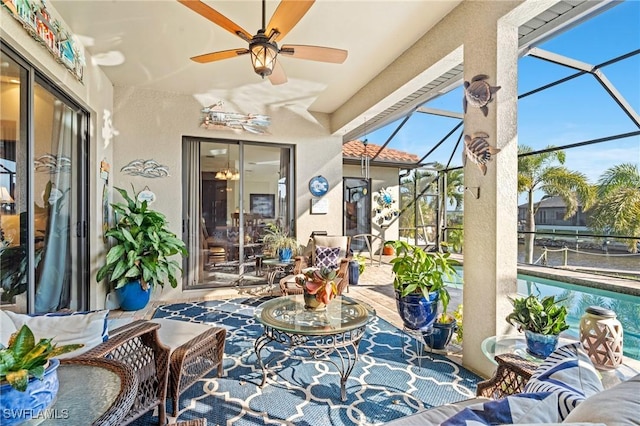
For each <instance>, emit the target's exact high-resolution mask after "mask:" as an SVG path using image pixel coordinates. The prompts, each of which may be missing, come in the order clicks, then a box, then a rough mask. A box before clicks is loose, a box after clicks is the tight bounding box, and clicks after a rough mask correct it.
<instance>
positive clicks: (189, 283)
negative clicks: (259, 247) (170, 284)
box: [182, 136, 296, 290]
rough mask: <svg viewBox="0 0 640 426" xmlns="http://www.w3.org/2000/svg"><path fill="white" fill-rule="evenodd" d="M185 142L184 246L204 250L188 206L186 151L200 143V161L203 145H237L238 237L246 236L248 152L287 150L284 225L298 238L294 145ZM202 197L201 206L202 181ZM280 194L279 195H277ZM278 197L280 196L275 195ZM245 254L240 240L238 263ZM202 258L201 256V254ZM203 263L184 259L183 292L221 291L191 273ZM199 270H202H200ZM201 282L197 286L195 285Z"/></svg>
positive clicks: (240, 272)
mask: <svg viewBox="0 0 640 426" xmlns="http://www.w3.org/2000/svg"><path fill="white" fill-rule="evenodd" d="M182 142H183V148H182V156H183V158H182V164H183V168H182V169H183V173H182V190H183V195H182V217H183V219H182V239H183V241H184V242H185V244H186V245H187V247H196V246H197V247H201V246H202V241H201V240H200V238H202V236H201V235H196V231H195V229H197V227H198V226H201V225H200V223H198V224H195V223H193V222H192V221H191V220H190V216H189V212H190V205H189V200H190V198H191V196H192V194H190V193H189V191H191V188H190V187H189V182H190V178H189V173H190V171H189V170H190V169H191V167H190V165H189V163H188V158H187V157H188V154H187V153H188V151H189V150H188V149H187V144H190V143H194V144H195V143H197V144H198V151H199V152H200V153H199V154H198V156H199V158H202V157H201V151H202V149H201V146H202V144H203V143H213V144H221V145H235V146H237V147H238V169H237V170H238V172H239V173H240V179H239V181H238V182H239V185H238V199H239V200H240V207H239V210H238V228H239V229H238V233H239V235H244V222H245V211H244V208H243V207H242V200H244V199H245V198H244V196H245V193H246V188H245V173H246V171H245V158H246V157H245V149H250V147H252V146H256V147H272V148H278V149H287V150H288V154H289V155H288V158H287V161H288V179H287V182H286V184H285V185H286V187H285V190H286V193H287V201H286V204H285V206H286V216H285V222H286V225H287V226H288V228H289V229H290V232H291V234H292V235H295V226H296V222H295V212H296V210H295V208H296V202H295V194H296V193H295V187H296V183H295V145H293V144H286V143H273V142H260V141H244V140H237V139H236V140H232V139H222V138H203V137H195V136H183V138H182ZM199 173H200V176H202V170H200V172H199ZM197 190H198V191H199V194H198V196H199V197H200V203H202V178H200V183H199V185H198V189H197ZM276 193H277V191H276ZM276 196H277V195H276ZM200 209H201V210H202V206H201V207H200ZM201 218H202V216H200V217H198V218H197V220H198V221H201ZM196 239H197V241H198V242H199V244H195V243H196ZM244 253H245V247H244V241H243V240H239V247H238V258H239V259H244ZM200 255H201V256H202V253H201V254H200ZM200 263H201V262H197V264H196V263H192V262H189V259H187V258H185V259H183V271H184V272H183V279H182V288H183V290H185V289H203V288H212V287H218V288H219V287H220V285H214V284H211V283H207V282H206V281H201V280H200V279H199V278H200V272H194V271H192V270H191V267H193V266H198V265H199V264H200ZM238 263H239V264H238V270H237V272H238V276H242V275H244V270H243V262H238ZM198 267H199V266H198ZM196 281H198V282H196Z"/></svg>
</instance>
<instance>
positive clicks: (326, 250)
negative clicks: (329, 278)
mask: <svg viewBox="0 0 640 426" xmlns="http://www.w3.org/2000/svg"><path fill="white" fill-rule="evenodd" d="M339 256H340V247H322V246H316V265H315V266H317V267H318V268H322V267H325V268H332V269H338V260H339V259H340V257H339Z"/></svg>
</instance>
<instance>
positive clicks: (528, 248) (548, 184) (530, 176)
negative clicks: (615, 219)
mask: <svg viewBox="0 0 640 426" xmlns="http://www.w3.org/2000/svg"><path fill="white" fill-rule="evenodd" d="M551 148H553V147H552V146H548V147H547V149H551ZM530 152H532V149H531V147H528V146H526V145H521V146H519V147H518V193H519V194H521V193H523V192H524V193H526V195H527V217H526V220H525V230H526V231H528V232H529V233H527V234H526V235H525V239H524V247H525V262H526V263H533V245H534V237H535V236H534V234H533V232H534V231H535V229H536V223H535V214H536V211H537V209H538V207H537V206H536V205H535V204H534V203H533V194H534V192H535V191H538V190H540V191H543V192H544V193H545V194H546V195H548V196H558V197H560V198H561V199H562V200H563V201H564V203H565V206H566V209H567V211H566V213H565V215H564V218H565V220H566V219H568V218H570V217H571V216H573V215H574V214H576V212H577V211H578V200H580V201H582V203H583V208H584V209H585V210H587V209H588V208H589V207H590V206H591V203H592V200H593V188H592V187H591V186H590V185H589V183H588V182H587V177H586V176H585V175H584V174H583V173H580V172H576V171H572V170H569V169H567V168H566V167H564V166H563V164H564V162H565V158H566V156H565V153H564V151H562V150H556V151H545V152H542V153H540V154H532V155H526V156H522V154H528V153H530Z"/></svg>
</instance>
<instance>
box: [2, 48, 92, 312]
mask: <svg viewBox="0 0 640 426" xmlns="http://www.w3.org/2000/svg"><path fill="white" fill-rule="evenodd" d="M0 59H1V62H2V65H3V66H2V70H1V72H2V76H1V79H0V92H1V94H2V103H1V108H0V130H1V139H0V192H1V194H2V200H1V202H2V204H1V209H0V283H1V285H2V293H1V296H0V303H1V304H2V308H3V309H11V310H14V311H18V312H53V311H57V310H60V309H64V308H70V309H74V310H77V309H86V308H87V306H86V305H87V304H86V301H87V291H88V282H87V280H88V266H87V236H86V229H87V221H86V215H87V213H86V212H87V209H86V205H87V204H86V199H87V188H88V185H87V183H86V176H87V174H86V167H87V166H86V160H85V159H86V157H87V156H86V149H87V140H86V134H87V123H88V114H87V113H86V112H84V111H82V110H81V109H80V108H79V107H78V106H77V105H75V104H74V103H73V102H72V101H71V100H69V99H68V98H67V97H66V96H65V95H64V94H63V93H62V92H60V91H58V90H57V89H56V88H55V87H54V86H53V85H52V84H50V83H49V82H48V81H46V80H45V79H43V78H42V77H41V76H40V75H39V74H38V73H37V71H35V70H34V69H33V68H31V67H30V66H29V65H28V64H27V63H24V62H23V61H22V60H21V59H20V58H19V57H17V56H15V55H13V54H11V53H10V52H5V51H2V55H1V58H0Z"/></svg>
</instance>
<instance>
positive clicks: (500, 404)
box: [441, 392, 559, 426]
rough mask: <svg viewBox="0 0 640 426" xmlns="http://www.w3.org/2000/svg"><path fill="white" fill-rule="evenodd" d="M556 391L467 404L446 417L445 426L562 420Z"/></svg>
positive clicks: (477, 425) (553, 421) (555, 421)
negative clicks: (558, 409)
mask: <svg viewBox="0 0 640 426" xmlns="http://www.w3.org/2000/svg"><path fill="white" fill-rule="evenodd" d="M557 403H558V395H557V394H555V393H553V392H539V393H520V394H516V395H509V396H508V397H506V398H503V399H498V400H495V401H488V402H484V403H480V404H474V405H470V406H468V407H466V408H465V409H464V410H462V411H460V412H459V413H457V414H456V415H454V416H452V417H450V418H449V419H447V420H446V421H444V422H443V423H442V424H441V425H442V426H479V425H504V424H518V423H526V424H531V423H558V422H559V419H558V414H557V413H556V410H555V407H556V405H557Z"/></svg>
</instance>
